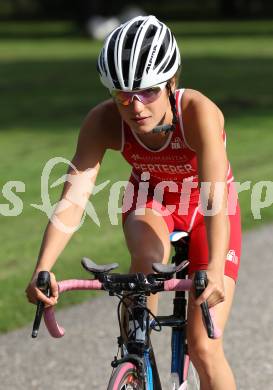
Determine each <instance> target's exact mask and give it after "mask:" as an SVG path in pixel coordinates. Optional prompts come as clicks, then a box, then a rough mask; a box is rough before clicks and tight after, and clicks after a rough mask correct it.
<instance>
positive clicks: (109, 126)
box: [81, 99, 121, 149]
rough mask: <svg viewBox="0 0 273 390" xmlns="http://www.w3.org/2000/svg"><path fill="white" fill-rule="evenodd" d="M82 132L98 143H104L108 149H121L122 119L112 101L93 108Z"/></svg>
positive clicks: (109, 100)
mask: <svg viewBox="0 0 273 390" xmlns="http://www.w3.org/2000/svg"><path fill="white" fill-rule="evenodd" d="M81 131H84V132H86V133H87V134H89V135H90V138H92V139H93V142H94V140H96V141H97V142H99V141H101V142H103V143H104V144H105V145H106V147H107V148H110V149H120V144H121V117H120V114H119V112H118V109H117V106H116V104H115V102H114V101H113V100H112V99H108V100H105V101H103V102H101V103H99V104H98V105H97V106H95V107H93V108H92V109H91V110H90V111H89V112H88V114H87V116H86V118H85V120H84V122H83V125H82V129H81Z"/></svg>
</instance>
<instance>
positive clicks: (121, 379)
mask: <svg viewBox="0 0 273 390" xmlns="http://www.w3.org/2000/svg"><path fill="white" fill-rule="evenodd" d="M170 240H171V243H172V245H173V247H174V255H173V256H172V264H161V263H154V264H153V270H154V271H155V272H154V273H151V274H149V275H144V274H143V273H134V274H118V273H111V271H113V270H114V269H116V268H117V267H118V264H117V263H113V264H107V265H97V264H96V263H94V262H93V261H91V260H89V259H88V258H83V259H82V265H83V267H84V268H85V269H86V270H87V271H88V272H90V273H91V274H92V275H93V279H88V280H65V281H60V282H58V287H59V292H60V293H62V292H64V291H69V290H105V291H107V292H108V293H109V295H110V296H115V297H117V298H118V299H119V303H118V306H117V317H118V322H119V328H120V335H119V337H118V353H117V356H115V357H114V359H113V361H112V362H111V365H112V367H113V372H112V375H111V377H110V380H109V383H108V387H107V390H162V385H161V381H160V376H159V373H158V369H157V365H156V357H155V354H154V351H153V347H152V343H151V337H150V335H151V331H158V332H160V331H161V329H162V327H165V326H168V327H171V329H172V338H171V370H170V372H171V375H170V377H171V384H170V389H171V390H186V389H187V390H198V389H199V388H200V387H199V380H198V375H197V373H196V371H195V369H194V367H193V365H192V364H191V363H190V358H189V354H188V346H187V334H186V326H187V299H188V293H187V292H188V291H189V290H190V289H191V287H192V283H193V282H192V280H191V279H189V277H188V264H189V261H188V249H189V240H190V236H189V234H188V233H186V232H182V231H176V232H173V233H172V234H171V235H170ZM174 276H175V278H174ZM206 285H207V276H206V272H205V271H197V272H196V273H195V278H194V288H195V293H196V296H199V295H200V294H202V292H203V291H204V289H205V288H206ZM37 286H38V288H40V289H41V291H43V292H44V293H45V294H46V295H47V296H50V275H49V273H48V272H46V271H42V272H40V273H39V275H38V279H37ZM163 291H175V296H174V300H173V312H172V314H170V315H168V316H160V315H158V316H156V315H154V314H153V313H152V312H151V311H150V310H149V309H148V308H147V297H148V296H149V295H150V294H155V293H158V292H163ZM122 307H123V310H124V312H125V316H122V315H121V311H122V310H121V309H122ZM201 310H202V316H203V321H204V326H205V327H206V329H207V334H208V337H210V338H217V337H220V332H219V330H218V328H217V326H216V325H215V323H214V318H213V313H212V311H211V309H210V310H209V309H208V305H207V302H204V303H202V305H201ZM42 314H44V321H45V324H46V327H47V329H48V331H49V333H50V334H51V336H53V337H62V336H63V335H64V333H65V331H64V329H63V328H62V327H61V326H59V325H58V323H57V321H56V319H55V315H54V309H53V307H49V308H44V305H43V303H42V302H38V305H37V311H36V316H35V320H34V325H33V332H32V337H37V335H38V329H39V325H40V321H41V317H42ZM123 317H124V318H126V319H127V326H124V324H123ZM190 372H192V376H191V377H190V375H189V373H190Z"/></svg>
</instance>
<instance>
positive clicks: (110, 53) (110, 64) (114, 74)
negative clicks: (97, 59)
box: [107, 30, 120, 89]
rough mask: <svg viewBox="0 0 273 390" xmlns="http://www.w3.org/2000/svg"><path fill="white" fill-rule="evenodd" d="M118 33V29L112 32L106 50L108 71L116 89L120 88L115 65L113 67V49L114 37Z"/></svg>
mask: <svg viewBox="0 0 273 390" xmlns="http://www.w3.org/2000/svg"><path fill="white" fill-rule="evenodd" d="M118 33H119V30H117V31H116V32H115V33H114V34H113V38H112V40H111V41H110V43H109V46H108V52H107V62H108V67H109V72H110V75H111V78H112V81H113V83H114V85H115V88H117V89H119V88H120V83H119V81H118V76H117V72H116V67H115V59H114V58H115V56H114V50H115V43H116V37H117V35H118Z"/></svg>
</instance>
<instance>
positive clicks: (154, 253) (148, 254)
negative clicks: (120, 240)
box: [131, 248, 164, 273]
mask: <svg viewBox="0 0 273 390" xmlns="http://www.w3.org/2000/svg"><path fill="white" fill-rule="evenodd" d="M163 261H164V251H162V250H160V249H158V250H157V248H149V249H147V250H145V248H144V249H143V248H139V250H135V251H134V252H133V253H132V252H131V272H143V273H150V272H153V269H152V265H153V263H162V262H163Z"/></svg>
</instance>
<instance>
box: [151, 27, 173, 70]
mask: <svg viewBox="0 0 273 390" xmlns="http://www.w3.org/2000/svg"><path fill="white" fill-rule="evenodd" d="M169 44H170V32H169V30H167V31H166V34H165V37H164V40H163V42H162V44H161V47H160V50H159V52H158V55H157V59H156V62H155V66H154V69H155V68H156V67H157V66H158V65H159V64H160V62H161V61H162V60H163V58H164V56H165V54H166V52H167V50H168V47H169ZM165 65H166V62H165ZM161 69H163V68H161Z"/></svg>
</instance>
